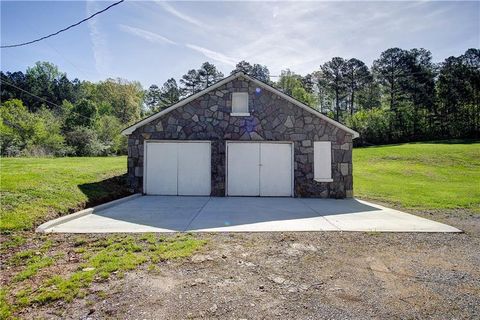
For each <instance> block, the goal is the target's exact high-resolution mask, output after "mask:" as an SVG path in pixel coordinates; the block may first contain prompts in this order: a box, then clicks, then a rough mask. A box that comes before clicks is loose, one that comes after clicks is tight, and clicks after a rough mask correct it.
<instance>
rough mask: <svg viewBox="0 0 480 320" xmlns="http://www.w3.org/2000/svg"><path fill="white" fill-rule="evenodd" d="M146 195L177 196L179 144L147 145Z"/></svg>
mask: <svg viewBox="0 0 480 320" xmlns="http://www.w3.org/2000/svg"><path fill="white" fill-rule="evenodd" d="M146 148H147V150H146V151H147V152H146V153H147V155H146V170H145V173H144V176H145V179H146V186H145V187H146V193H148V194H152V195H176V194H177V144H176V143H147V147H146Z"/></svg>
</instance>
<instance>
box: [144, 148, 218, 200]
mask: <svg viewBox="0 0 480 320" xmlns="http://www.w3.org/2000/svg"><path fill="white" fill-rule="evenodd" d="M145 152H146V155H145V163H144V171H145V173H144V179H145V181H144V183H145V193H146V194H151V195H185V196H186V195H189V196H190V195H202V196H209V195H210V188H211V186H210V179H211V178H210V177H211V174H210V172H211V170H210V143H209V142H148V143H147V144H146V150H145Z"/></svg>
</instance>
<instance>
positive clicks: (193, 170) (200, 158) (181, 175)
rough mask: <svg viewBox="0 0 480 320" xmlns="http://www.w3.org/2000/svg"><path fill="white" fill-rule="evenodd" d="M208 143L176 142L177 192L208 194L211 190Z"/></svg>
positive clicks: (180, 193) (195, 194)
mask: <svg viewBox="0 0 480 320" xmlns="http://www.w3.org/2000/svg"><path fill="white" fill-rule="evenodd" d="M210 153H211V151H210V143H208V142H185V143H178V153H177V156H178V194H179V195H189V196H209V195H210V190H211V178H210V177H211V162H210V157H211V156H210Z"/></svg>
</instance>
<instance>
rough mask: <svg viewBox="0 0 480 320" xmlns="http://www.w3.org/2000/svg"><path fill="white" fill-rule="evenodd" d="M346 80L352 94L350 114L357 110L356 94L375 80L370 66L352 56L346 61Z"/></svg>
mask: <svg viewBox="0 0 480 320" xmlns="http://www.w3.org/2000/svg"><path fill="white" fill-rule="evenodd" d="M343 77H344V81H345V85H346V87H347V88H348V92H349V94H350V115H353V112H354V110H355V94H356V93H357V92H358V91H359V90H362V89H364V88H365V86H366V85H367V83H369V82H371V81H373V78H372V75H371V74H370V71H369V70H368V67H367V66H366V65H365V63H363V61H360V60H358V59H355V58H352V59H349V60H347V61H346V62H345V70H344V75H343Z"/></svg>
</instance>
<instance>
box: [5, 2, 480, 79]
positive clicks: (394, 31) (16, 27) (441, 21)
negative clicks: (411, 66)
mask: <svg viewBox="0 0 480 320" xmlns="http://www.w3.org/2000/svg"><path fill="white" fill-rule="evenodd" d="M111 3H113V2H110V1H86V2H85V1H54V2H44V1H27V2H20V1H2V2H1V43H2V44H11V43H17V42H23V41H28V40H32V39H33V38H37V37H40V36H43V35H46V34H49V33H51V32H55V31H57V30H59V29H61V28H63V27H65V26H67V25H69V24H71V23H74V22H77V21H79V20H81V19H83V18H85V17H86V16H87V15H89V14H91V13H93V12H95V11H97V10H100V9H103V8H104V7H106V6H108V5H109V4H111ZM390 47H401V48H404V49H410V48H414V47H424V48H426V49H429V50H431V51H432V54H433V58H434V60H435V61H437V62H439V61H442V60H443V59H445V58H446V57H448V56H451V55H460V54H462V53H463V52H464V51H465V50H466V49H467V48H471V47H477V48H478V47H480V2H476V1H471V2H427V1H418V2H403V1H402V2H365V1H357V2H338V1H337V2H253V1H250V2H161V1H126V2H124V3H122V4H120V5H119V6H116V7H113V8H112V9H110V10H109V11H107V12H105V13H103V14H101V15H99V16H97V17H95V18H94V19H92V20H90V21H89V22H88V23H84V24H82V25H80V26H78V27H76V28H74V29H71V30H69V31H67V32H65V33H62V34H61V35H59V36H56V37H54V38H50V39H48V40H46V41H42V42H40V43H36V44H33V45H29V46H25V47H19V48H12V49H2V51H1V69H2V71H17V70H22V71H25V70H26V68H27V67H28V66H31V65H32V64H34V63H35V62H36V61H39V60H42V61H50V62H53V63H55V64H56V65H58V66H59V68H60V69H61V70H62V71H64V72H66V73H67V74H68V76H69V77H70V78H74V77H78V78H80V79H85V80H92V81H98V80H103V79H105V78H107V77H122V78H126V79H129V80H137V81H140V82H141V83H142V85H143V86H145V87H148V86H149V85H150V84H152V83H156V84H158V85H161V84H162V83H163V82H164V81H165V80H167V79H168V78H170V77H175V78H176V79H177V80H178V79H179V78H180V77H181V75H183V74H185V73H186V71H187V70H189V69H192V68H198V67H199V66H200V64H201V63H202V62H204V61H210V62H212V63H214V64H215V65H216V66H217V67H218V68H219V69H220V70H221V71H222V72H224V74H226V75H227V74H229V73H230V71H231V70H232V69H233V67H234V65H235V63H236V62H238V61H240V60H247V61H249V62H252V63H260V64H265V65H267V66H268V67H269V69H270V71H271V74H272V75H277V74H279V73H280V71H281V70H282V69H285V68H290V69H291V70H293V71H295V72H298V73H301V74H306V73H309V72H311V71H313V70H317V69H318V67H319V65H320V64H322V63H324V62H325V61H327V60H329V59H331V58H332V57H334V56H341V57H345V58H351V57H356V58H359V59H361V60H363V61H364V62H365V63H367V64H368V65H371V63H372V61H373V60H374V59H376V58H377V57H378V56H379V55H380V53H381V52H382V51H383V50H385V49H387V48H390Z"/></svg>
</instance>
